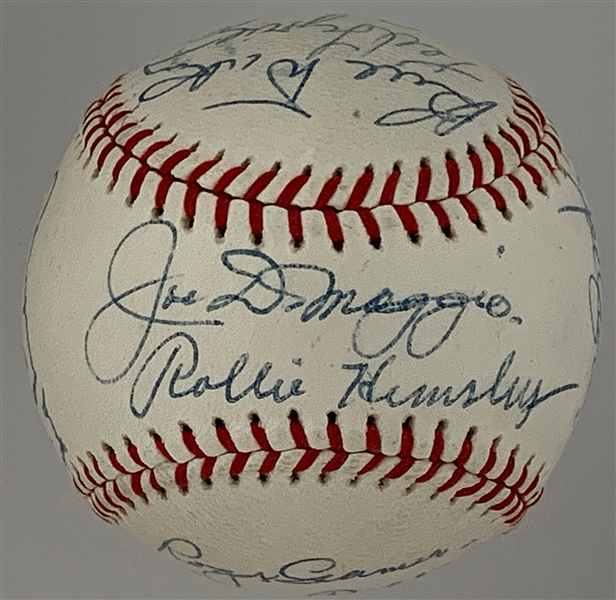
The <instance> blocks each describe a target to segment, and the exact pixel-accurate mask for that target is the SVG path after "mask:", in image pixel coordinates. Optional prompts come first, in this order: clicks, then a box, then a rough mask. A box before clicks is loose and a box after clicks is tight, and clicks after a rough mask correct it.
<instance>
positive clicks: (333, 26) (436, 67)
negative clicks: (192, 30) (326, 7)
mask: <svg viewBox="0 0 616 600" xmlns="http://www.w3.org/2000/svg"><path fill="white" fill-rule="evenodd" d="M341 17H343V16H342V15H327V16H324V17H318V18H316V19H310V20H308V21H302V20H298V21H293V22H290V23H288V24H286V25H282V24H281V23H279V22H268V23H265V24H261V25H257V24H254V23H253V22H252V21H249V22H247V23H243V24H241V25H238V26H236V27H228V28H225V29H222V30H220V31H218V32H215V33H213V34H209V35H207V36H205V37H204V38H202V39H201V40H198V41H197V42H194V43H192V44H189V45H188V46H187V47H185V48H183V49H181V50H179V51H178V52H176V53H174V54H173V55H171V56H169V57H165V58H162V59H160V60H158V61H155V62H153V63H150V64H148V65H146V66H145V67H144V73H145V74H146V75H148V76H159V75H161V74H162V75H165V78H164V79H162V80H159V81H156V82H154V83H153V84H151V85H149V86H148V87H147V88H146V89H145V90H143V91H142V92H141V94H140V96H139V100H140V101H141V102H147V101H150V100H154V99H156V98H160V97H161V96H163V95H165V94H168V93H170V92H172V91H174V90H176V89H178V88H180V87H182V86H184V88H185V89H186V90H187V91H188V92H189V93H192V92H195V91H197V90H200V89H201V88H202V87H203V86H204V85H205V84H207V83H208V82H209V81H210V80H211V79H212V78H213V77H214V76H215V75H216V74H217V73H219V72H221V70H224V71H226V72H230V71H234V73H236V74H239V73H242V72H243V71H247V70H251V71H255V69H257V77H263V76H264V77H265V79H266V80H267V82H268V83H269V85H268V86H266V89H269V90H270V91H271V92H272V93H273V96H272V97H262V96H259V97H255V96H254V94H252V93H251V88H252V87H253V86H254V81H255V79H254V76H253V77H252V78H251V79H250V80H247V82H246V85H245V86H243V87H244V88H245V89H246V97H243V98H231V99H225V100H223V101H219V102H214V103H211V104H207V105H205V106H203V107H202V109H203V110H211V109H217V108H221V107H225V106H231V105H239V104H243V105H270V106H275V107H279V108H284V109H288V110H290V111H292V112H294V113H296V114H298V115H301V116H303V117H307V118H311V117H312V114H311V113H310V112H308V111H307V110H306V109H305V108H302V107H301V106H300V104H299V96H300V94H301V92H302V91H303V89H304V88H305V86H306V84H307V83H308V81H309V79H310V77H311V76H312V74H313V71H315V68H316V67H317V64H318V63H319V61H320V60H321V59H320V57H321V56H322V55H324V54H326V53H327V52H330V51H332V49H335V50H336V51H337V52H338V53H343V54H345V55H347V56H348V55H351V56H354V57H359V58H365V57H366V56H369V55H372V54H374V53H375V52H377V51H378V50H380V49H381V48H385V47H387V46H390V48H389V49H388V50H390V51H391V49H393V48H395V49H396V50H395V51H396V52H397V53H398V54H400V53H402V54H404V53H406V52H409V51H410V52H411V53H412V55H413V56H414V58H406V59H402V60H400V61H398V62H396V63H393V64H389V63H387V64H379V63H376V62H368V61H365V60H353V59H348V60H346V61H345V62H346V63H347V64H348V65H361V66H363V67H365V68H363V69H362V71H361V72H359V73H357V74H355V75H354V77H353V79H354V80H355V81H363V80H365V79H367V78H369V77H371V76H373V75H375V74H376V73H377V72H378V71H379V70H388V71H393V72H394V73H393V75H392V76H391V77H389V79H388V81H389V82H390V83H397V82H398V81H401V80H403V79H404V78H407V79H409V78H410V79H412V80H413V84H414V85H416V86H428V87H430V86H431V87H433V88H434V87H436V88H437V90H436V91H435V93H434V94H432V96H431V98H430V99H429V100H428V101H427V105H425V106H411V107H408V106H406V107H402V108H399V109H395V110H392V111H390V112H387V113H385V114H382V115H381V116H379V117H377V118H376V119H375V120H374V121H373V122H374V124H375V125H377V126H401V125H413V124H416V123H419V122H421V121H426V120H429V119H435V120H436V121H437V122H436V124H435V127H434V131H435V133H436V134H437V135H439V136H445V135H448V134H449V133H451V132H452V131H455V130H456V129H458V128H459V127H461V126H463V125H465V124H467V123H469V122H471V121H472V120H474V119H475V118H477V117H478V116H479V115H481V114H483V113H484V112H486V111H488V110H491V109H492V108H494V107H495V106H496V102H494V101H491V100H482V101H476V100H473V99H472V98H470V97H468V96H466V95H465V94H463V93H461V92H458V91H456V90H455V89H453V88H452V87H450V86H448V85H446V84H445V83H444V82H440V81H437V80H436V79H434V76H432V78H428V77H426V76H424V75H423V74H422V72H420V70H424V71H426V72H429V73H432V74H433V75H439V74H442V73H447V72H453V73H454V74H455V75H456V76H457V77H458V78H460V77H465V78H469V79H472V80H475V81H481V79H480V78H479V77H477V76H476V75H474V74H473V72H472V68H473V67H476V66H477V65H476V64H474V63H472V62H462V61H452V60H451V59H449V58H448V57H447V54H446V53H445V52H444V51H443V50H441V49H440V48H438V47H436V46H434V45H432V44H427V43H425V42H422V41H421V38H420V37H418V36H417V35H416V34H414V33H409V31H410V30H409V29H408V28H403V29H404V30H403V31H395V28H396V26H395V25H392V24H389V23H386V22H384V21H383V22H381V25H374V24H371V23H360V24H357V23H355V24H353V25H350V26H349V25H346V24H344V22H340V19H341ZM336 21H338V22H336ZM306 28H314V29H318V33H319V34H320V36H321V37H320V38H319V36H317V37H318V39H319V41H318V42H316V44H317V45H316V46H315V47H313V48H312V49H310V50H309V51H308V52H307V54H306V55H305V56H304V58H303V59H296V58H293V57H290V56H289V57H285V58H279V59H277V60H274V61H273V62H270V61H269V60H267V59H264V58H263V54H262V53H261V52H256V53H252V54H248V55H246V56H245V57H243V58H237V57H236V56H235V55H236V54H237V55H240V56H241V42H242V41H244V40H248V39H251V38H254V37H255V36H257V37H262V36H264V35H266V34H267V35H269V36H278V37H280V36H283V35H287V36H289V35H290V36H292V35H293V32H295V31H298V30H301V29H306ZM398 29H400V28H399V27H398ZM323 37H325V38H329V39H326V41H325V42H323V43H321V41H322V38H323ZM232 43H235V46H233V50H230V47H229V45H230V44H232ZM236 46H237V47H238V49H236ZM216 48H220V49H222V50H223V52H225V53H226V54H227V55H228V56H227V57H226V58H222V59H218V60H214V61H213V62H210V63H203V61H202V60H201V59H197V57H196V55H195V53H196V52H198V51H203V50H206V49H207V50H213V49H216ZM231 54H233V56H230V55H231ZM388 56H391V54H390V53H388ZM410 66H412V68H413V70H407V67H410ZM266 96H267V95H266ZM356 114H357V113H356Z"/></svg>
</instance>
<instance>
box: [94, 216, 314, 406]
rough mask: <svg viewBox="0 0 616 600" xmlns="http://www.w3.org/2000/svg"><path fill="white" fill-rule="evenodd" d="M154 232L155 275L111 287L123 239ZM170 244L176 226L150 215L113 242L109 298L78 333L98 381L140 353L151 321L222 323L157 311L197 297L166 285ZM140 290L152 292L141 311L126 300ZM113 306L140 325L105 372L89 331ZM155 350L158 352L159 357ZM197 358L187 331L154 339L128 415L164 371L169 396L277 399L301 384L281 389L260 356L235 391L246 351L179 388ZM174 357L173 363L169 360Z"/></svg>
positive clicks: (148, 400)
mask: <svg viewBox="0 0 616 600" xmlns="http://www.w3.org/2000/svg"><path fill="white" fill-rule="evenodd" d="M154 232H156V233H157V234H163V235H166V236H167V240H166V241H167V244H168V246H167V247H168V253H167V255H166V256H165V257H164V263H163V265H162V266H161V269H162V271H161V274H160V277H156V278H154V279H148V280H146V281H143V282H139V283H137V284H136V285H133V286H132V287H129V288H128V289H122V290H120V291H118V290H116V288H115V279H116V277H117V273H116V271H119V272H122V263H121V261H122V257H123V252H124V253H125V254H126V255H130V252H129V251H128V250H127V248H128V249H130V246H129V244H130V242H131V241H135V238H136V236H139V235H144V234H145V235H147V234H148V233H154ZM159 246H160V247H161V248H163V247H164V245H163V243H160V242H159ZM176 247H177V229H176V228H175V226H174V225H173V224H172V223H170V222H168V221H162V220H153V221H147V222H145V223H142V224H140V225H137V226H136V227H134V228H133V229H131V230H130V231H129V232H128V233H127V234H126V235H125V236H124V237H123V238H122V239H121V240H120V242H119V244H118V245H117V247H116V248H115V250H114V252H113V255H112V258H111V261H110V263H109V267H108V269H107V293H108V296H109V301H108V302H106V303H105V304H104V305H103V306H102V307H101V308H99V309H98V310H97V311H96V313H95V314H94V316H93V317H92V319H91V321H90V324H89V326H88V329H87V331H86V335H85V339H84V353H85V358H86V363H87V365H88V368H89V370H90V372H91V373H92V375H94V377H95V378H96V380H97V381H98V382H99V383H102V384H113V383H116V382H118V381H120V380H121V379H123V378H124V377H126V376H127V374H128V373H129V372H130V371H131V370H132V369H133V367H135V365H136V363H137V361H138V360H139V358H140V357H141V355H142V354H143V351H144V348H145V344H146V342H147V340H148V338H149V337H150V335H151V333H152V329H153V327H154V326H155V325H156V326H159V325H170V326H173V327H176V328H180V327H190V326H206V327H207V326H210V327H219V326H222V325H223V322H222V321H219V320H216V319H191V320H187V319H173V318H168V317H166V318H164V317H162V316H161V312H162V311H165V310H169V309H170V308H171V307H173V306H176V305H180V306H183V307H187V306H192V305H194V304H195V303H197V302H199V301H200V298H198V297H197V295H196V290H191V291H189V292H188V293H187V294H183V295H178V294H177V288H178V286H177V284H173V285H170V286H169V288H167V283H168V281H169V280H170V279H171V278H172V277H173V276H172V275H171V274H170V269H171V266H172V263H173V259H174V257H175V250H176ZM163 256H164V255H163ZM118 263H119V266H118ZM144 292H145V293H149V294H150V297H152V296H153V302H152V304H151V306H150V307H148V309H147V311H146V312H138V311H136V310H135V309H134V308H132V307H131V301H134V299H135V298H134V297H135V296H137V297H139V295H142V294H143V293H144ZM116 310H119V311H121V312H122V313H123V314H125V315H126V316H127V317H129V318H130V319H131V320H133V319H134V320H137V321H138V322H140V323H141V325H142V327H141V330H140V331H139V330H138V331H137V334H136V339H135V342H136V343H135V346H134V350H133V351H132V353H131V354H130V356H129V357H128V360H127V361H126V362H125V363H124V364H122V363H121V361H119V362H120V366H119V367H115V370H112V371H111V372H110V373H104V372H103V371H104V370H105V369H104V368H102V367H101V366H100V365H96V360H95V359H94V356H95V355H96V348H93V347H92V345H93V342H92V337H93V335H94V333H93V332H94V331H95V328H97V327H98V328H99V330H103V329H104V324H102V323H103V322H102V319H104V318H105V317H106V316H107V315H108V313H109V311H116ZM126 335H130V334H129V333H126V334H125V336H126ZM186 353H188V355H189V358H188V361H187V360H186V357H185V354H186ZM161 356H163V358H162V359H161ZM176 358H177V361H176ZM199 358H200V355H199V348H198V345H197V342H196V341H195V339H194V338H193V337H192V336H190V335H189V334H188V333H185V332H182V331H177V332H175V333H173V334H172V335H170V336H168V337H167V338H165V339H164V340H163V341H162V342H160V343H159V344H158V345H157V346H156V348H155V349H154V350H153V351H152V352H150V354H149V355H148V356H147V357H146V358H145V360H144V361H143V363H142V365H141V366H140V367H139V368H138V369H137V373H136V376H135V378H134V380H133V383H132V387H131V393H130V408H131V412H132V413H133V415H134V416H135V417H137V418H143V417H145V415H146V414H147V413H148V411H149V410H150V408H151V407H152V404H153V402H154V399H155V397H156V395H157V394H158V393H159V391H160V389H161V386H162V384H163V381H164V379H165V377H166V376H167V375H168V374H170V373H171V377H170V382H169V386H168V394H169V396H170V397H171V398H182V397H186V396H193V397H199V396H201V395H203V394H204V393H205V392H206V391H212V390H219V389H222V390H224V393H225V399H226V400H227V402H229V403H234V402H237V401H239V400H241V399H242V398H245V397H246V396H248V395H249V394H252V395H254V397H256V398H258V399H264V398H269V397H271V398H272V399H273V400H274V402H276V403H280V402H284V401H285V400H288V399H289V398H291V397H294V396H300V395H302V394H304V390H303V389H301V386H302V383H303V382H302V380H301V379H293V380H292V381H291V382H290V383H289V384H288V386H287V390H286V391H283V386H285V382H284V380H282V379H276V380H275V381H273V382H271V377H272V376H271V371H272V368H273V364H272V363H271V362H269V361H267V362H265V363H264V364H263V365H262V366H261V367H260V368H259V369H258V370H257V373H256V375H255V376H254V377H253V378H252V379H251V382H250V383H249V384H248V385H247V386H246V387H245V388H244V389H243V390H241V391H237V389H236V388H237V386H238V384H237V378H238V377H239V376H240V375H241V374H242V373H243V372H244V371H245V369H246V366H247V365H248V363H249V358H250V357H249V354H248V353H243V354H240V356H239V357H238V358H237V360H236V361H235V362H234V363H233V365H232V366H231V368H230V369H229V371H228V372H227V374H226V375H225V376H224V377H223V378H221V379H219V380H218V381H213V377H212V376H211V375H202V376H201V377H199V378H198V379H197V380H196V382H195V383H194V384H193V385H191V386H190V387H188V388H185V389H179V385H180V383H182V382H185V381H186V379H188V378H190V377H192V376H193V375H194V374H195V372H196V369H197V367H198V365H199ZM175 362H177V363H178V364H175ZM161 364H162V367H161ZM295 364H297V363H295ZM300 364H301V362H300ZM173 366H175V370H173V371H172V367H173ZM150 371H152V372H153V373H154V375H153V377H152V379H153V383H144V381H149V380H148V377H146V375H150ZM268 378H269V379H270V382H269V383H267V382H266V381H265V380H266V379H268ZM144 388H145V391H144ZM138 399H141V400H139V404H138ZM143 399H145V400H143Z"/></svg>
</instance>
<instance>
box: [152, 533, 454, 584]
mask: <svg viewBox="0 0 616 600" xmlns="http://www.w3.org/2000/svg"><path fill="white" fill-rule="evenodd" d="M158 549H159V551H161V552H163V551H167V552H168V553H169V554H170V555H171V556H173V558H175V559H177V560H179V561H180V562H182V563H185V564H187V565H189V566H190V567H192V568H193V570H194V571H195V572H196V573H198V574H200V575H203V576H204V577H207V578H208V579H212V580H214V581H216V582H218V583H226V584H231V585H234V586H236V587H238V588H239V587H242V584H243V583H246V582H247V581H250V580H253V581H255V580H256V581H258V582H259V583H285V584H291V585H311V584H323V583H333V582H336V581H349V580H352V579H367V578H368V577H374V576H377V575H388V574H390V573H396V572H398V571H407V570H408V569H412V568H413V567H416V566H418V565H421V564H423V563H426V562H428V561H430V560H433V559H439V558H442V557H443V556H445V554H446V553H447V551H448V550H447V548H445V549H440V548H437V549H436V550H434V551H433V552H431V553H430V554H428V555H427V556H420V557H417V558H414V559H412V560H410V561H408V562H400V563H399V564H396V565H392V566H386V567H381V568H378V569H353V570H352V571H346V572H341V571H340V570H339V569H338V565H337V563H336V561H335V560H334V559H333V558H321V557H319V558H304V559H299V560H294V561H291V562H289V563H286V564H284V565H282V566H281V567H280V568H279V569H278V571H277V572H276V573H272V574H266V573H264V572H263V571H256V572H254V573H250V572H249V573H241V572H238V571H235V570H233V569H225V568H223V567H217V566H215V565H212V564H209V563H208V562H206V561H205V560H204V556H203V552H202V550H201V548H199V546H197V544H195V543H194V542H191V541H190V540H186V539H183V538H170V539H168V540H165V541H164V542H163V543H162V544H161V545H160V546H159V548H158Z"/></svg>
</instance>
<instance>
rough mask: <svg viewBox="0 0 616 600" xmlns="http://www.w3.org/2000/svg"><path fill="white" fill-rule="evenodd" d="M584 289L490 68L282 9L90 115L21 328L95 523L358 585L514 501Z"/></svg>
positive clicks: (545, 180) (576, 217)
mask: <svg viewBox="0 0 616 600" xmlns="http://www.w3.org/2000/svg"><path fill="white" fill-rule="evenodd" d="M599 281H600V275H599V265H598V254H597V249H596V245H595V240H594V230H593V227H592V222H591V220H590V213H589V210H588V206H587V204H586V201H585V199H584V197H583V195H582V192H581V190H580V187H579V185H578V182H577V178H576V175H575V172H574V170H573V167H572V165H571V164H570V162H569V160H568V158H567V157H566V155H565V154H564V153H563V150H562V147H561V144H560V142H559V140H558V136H557V134H556V132H555V130H554V128H553V127H552V125H551V123H550V122H549V121H548V120H547V119H546V118H545V117H544V115H543V113H542V112H541V110H540V109H539V108H538V107H537V105H536V104H535V103H534V102H533V101H532V100H531V98H530V97H529V96H528V94H527V93H526V92H525V91H524V90H523V89H522V88H521V87H520V86H519V85H518V84H517V83H516V82H514V81H512V80H510V79H508V78H506V77H503V76H502V75H500V74H499V73H497V72H495V71H493V70H492V69H490V68H489V67H486V66H484V65H482V64H480V63H477V62H476V61H474V60H472V59H471V58H468V57H467V56H465V55H463V54H462V53H460V52H458V51H457V50H453V49H450V48H448V47H446V46H444V45H443V44H441V43H440V42H437V41H434V40H432V39H430V38H428V37H427V36H425V35H423V34H422V33H420V32H418V31H416V30H414V29H411V28H409V27H406V26H403V25H399V24H393V23H388V22H384V21H372V22H369V21H367V20H363V19H358V18H353V17H348V16H340V15H335V16H324V17H319V18H292V17H285V18H281V19H280V20H276V19H268V20H262V21H251V22H248V23H244V24H242V25H239V26H234V27H228V28H225V29H224V30H221V31H218V32H216V33H212V34H209V35H206V36H205V37H204V38H202V39H199V40H196V41H193V42H190V43H188V44H187V45H186V46H184V47H183V48H182V49H180V50H178V51H177V52H174V53H172V54H169V55H168V56H165V57H162V58H159V59H158V60H155V61H153V62H151V63H149V64H147V65H146V66H145V67H143V68H140V69H137V70H135V71H133V72H130V73H128V74H125V75H123V76H121V77H120V78H118V79H117V80H116V81H115V82H114V83H113V84H112V85H111V87H110V88H109V90H108V91H107V92H106V93H105V95H104V96H103V97H102V98H101V99H100V100H97V101H96V102H94V103H93V104H92V105H91V106H90V107H89V108H88V109H87V111H86V113H85V116H84V119H83V124H82V126H81V128H80V130H79V132H78V133H77V135H76V137H75V139H74V140H73V142H72V143H71V145H70V147H69V149H68V151H67V153H66V155H65V157H64V160H63V162H62V164H61V166H60V169H59V171H58V173H57V177H56V180H55V182H54V186H53V188H52V190H51V192H50V195H49V199H48V201H47V203H46V204H45V207H44V209H43V213H42V215H41V219H40V223H39V225H38V227H37V231H36V234H35V237H34V241H33V245H32V251H31V256H30V261H29V266H28V271H27V279H26V292H25V304H24V317H25V318H24V332H25V344H26V350H27V356H28V362H29V366H30V367H31V371H32V375H33V388H34V393H35V398H36V401H37V403H38V406H39V408H40V411H41V414H42V416H43V419H44V422H45V424H46V427H47V429H48V431H49V433H50V435H51V437H52V439H53V440H54V442H55V444H56V447H57V448H58V450H59V452H60V454H61V456H62V459H63V460H64V462H65V464H66V466H67V467H68V469H69V471H70V473H71V475H72V478H73V480H74V483H75V486H76V487H77V489H78V490H79V491H80V492H81V493H82V494H83V495H84V496H85V498H86V499H87V500H88V501H89V503H90V505H91V506H92V508H93V510H94V511H95V512H96V513H97V514H98V516H100V517H101V518H102V519H104V520H106V521H109V522H110V523H118V524H120V525H121V526H122V527H125V528H126V529H128V530H129V531H131V532H133V533H135V534H136V535H138V536H139V537H141V538H143V539H144V540H145V541H147V542H148V543H150V544H152V545H153V546H154V547H155V548H158V549H159V550H160V551H161V552H162V553H163V554H165V555H168V556H169V557H172V558H175V559H177V560H178V561H180V562H182V563H186V564H187V565H188V566H189V567H190V568H191V569H192V570H193V571H195V572H197V573H199V574H202V575H204V576H206V577H209V578H211V579H214V580H216V581H219V582H223V583H228V584H230V585H232V586H237V587H244V586H260V587H261V588H262V589H263V590H268V591H270V590H271V592H272V593H276V594H277V593H282V594H285V595H293V594H311V593H329V592H334V591H339V590H348V589H352V590H361V589H364V588H370V587H379V586H386V585H391V584H393V583H395V582H397V581H400V580H402V579H407V578H412V577H417V576H419V575H421V574H423V573H425V572H427V571H429V570H431V569H434V568H436V567H438V566H441V565H443V564H445V563H447V562H450V561H451V560H453V559H455V558H456V557H457V556H458V555H459V554H460V553H461V552H462V551H463V550H464V549H466V548H470V547H473V546H475V545H476V544H478V543H480V542H483V541H484V540H487V539H488V538H491V537H492V536H495V535H497V534H501V533H504V532H508V531H510V530H511V529H512V528H513V527H514V526H515V525H516V524H517V523H518V522H520V520H521V519H522V517H523V516H524V515H525V514H526V512H527V510H528V509H529V507H531V506H532V505H533V504H534V503H536V502H537V501H538V499H539V498H540V496H541V494H542V491H543V487H544V484H545V481H546V478H547V477H548V475H549V474H550V472H551V470H552V469H553V467H554V465H555V463H556V461H557V459H558V457H559V456H560V454H561V453H562V451H563V448H564V445H565V443H566V441H567V439H568V437H569V435H570V433H571V430H572V427H573V424H574V421H575V418H576V415H577V413H578V411H579V410H580V407H581V405H582V402H583V399H584V395H585V392H586V389H587V386H588V382H589V378H590V373H591V368H592V364H593V358H594V355H595V349H596V342H597V337H598V328H599V320H600V308H601V303H600V289H599Z"/></svg>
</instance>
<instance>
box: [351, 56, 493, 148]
mask: <svg viewBox="0 0 616 600" xmlns="http://www.w3.org/2000/svg"><path fill="white" fill-rule="evenodd" d="M346 62H347V64H350V65H362V66H365V67H366V68H365V69H363V70H362V71H360V72H359V73H357V75H355V79H356V80H363V79H367V78H368V77H372V76H374V75H376V74H377V73H378V72H379V71H380V70H383V71H388V70H389V71H393V75H392V76H391V77H390V78H389V81H390V82H392V83H396V82H398V81H402V80H403V78H405V77H408V78H409V79H411V80H412V83H413V85H416V86H427V87H430V86H432V87H435V88H437V89H438V90H440V91H437V92H436V93H434V94H432V96H431V97H430V99H429V100H428V104H427V106H425V107H404V108H398V109H396V110H392V111H390V112H387V113H385V114H383V115H381V116H380V117H378V118H377V119H376V120H375V121H374V124H375V125H380V126H382V127H394V126H400V125H413V124H415V123H420V122H421V121H427V120H430V119H436V121H437V122H436V124H435V126H434V133H435V134H436V135H438V136H440V137H444V136H446V135H448V134H450V133H451V132H452V131H455V130H456V129H458V128H460V127H462V125H466V124H467V123H470V122H471V121H473V120H475V119H476V118H477V117H478V116H479V115H481V114H483V113H485V112H487V111H489V110H491V109H493V108H494V107H495V106H497V103H496V102H494V101H492V100H481V101H475V100H473V99H472V98H470V97H469V96H466V95H464V94H462V93H460V92H457V91H455V90H454V89H453V88H451V87H450V86H448V85H446V84H444V83H442V82H439V81H436V80H434V79H427V78H426V77H424V75H422V74H421V73H420V72H418V71H417V70H405V69H404V68H403V67H406V66H407V65H432V66H435V67H437V69H436V70H435V72H436V73H440V72H441V71H444V70H453V71H455V72H457V73H459V72H460V69H459V68H458V67H459V66H460V65H467V64H471V63H451V64H445V63H443V64H438V63H432V62H429V61H418V60H402V61H400V62H398V63H396V64H380V65H377V64H374V63H370V62H367V61H365V60H347V61H346Z"/></svg>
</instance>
